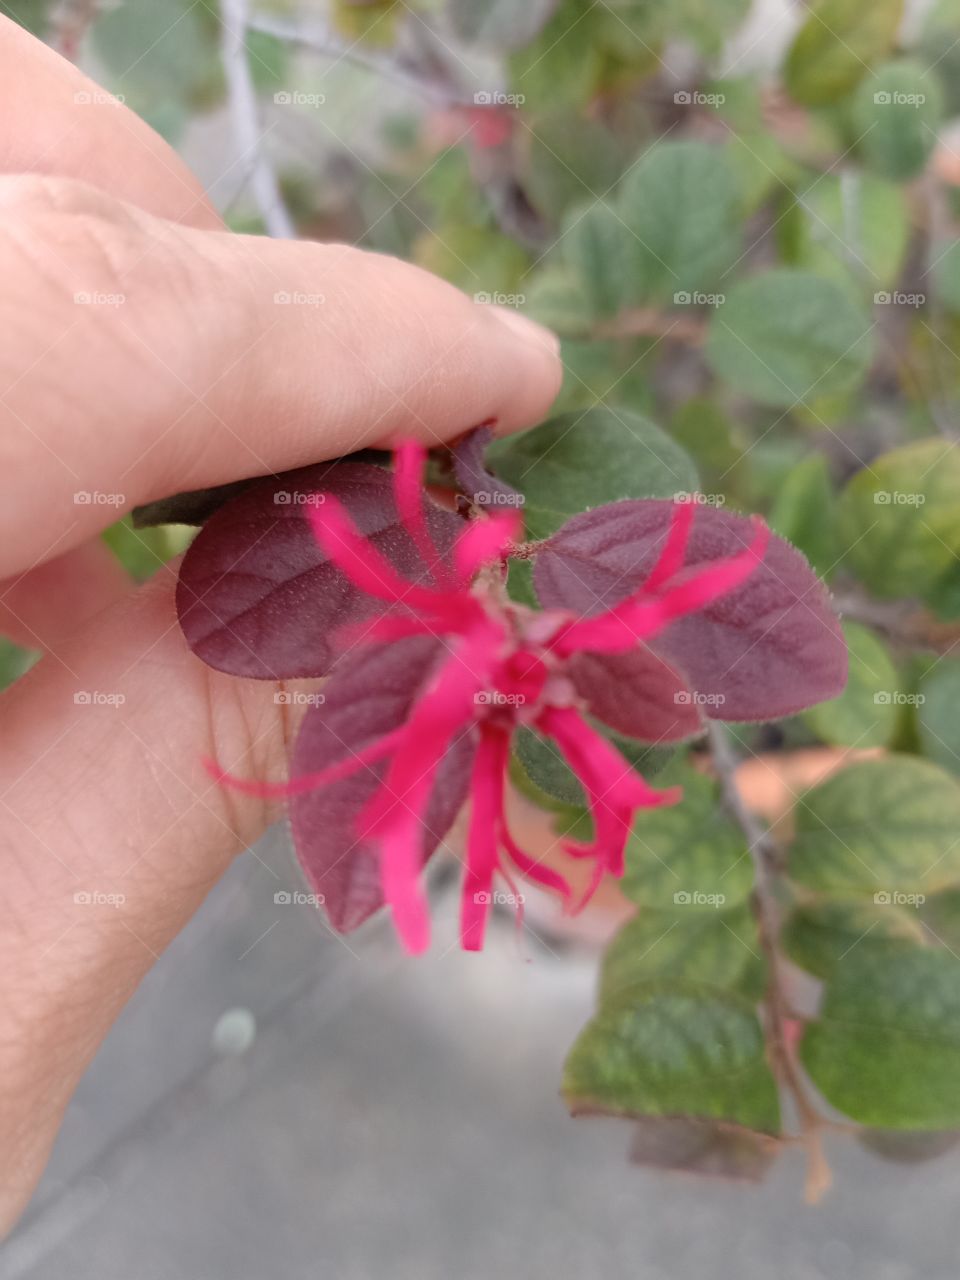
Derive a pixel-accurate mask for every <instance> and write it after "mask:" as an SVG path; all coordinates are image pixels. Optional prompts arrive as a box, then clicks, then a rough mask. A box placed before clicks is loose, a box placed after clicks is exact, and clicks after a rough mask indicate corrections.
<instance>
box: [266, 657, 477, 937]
mask: <svg viewBox="0 0 960 1280" xmlns="http://www.w3.org/2000/svg"><path fill="white" fill-rule="evenodd" d="M446 656H447V650H446V648H445V646H444V645H443V643H442V642H441V641H438V640H434V639H433V637H432V636H415V637H412V638H409V639H405V640H398V641H395V642H393V643H391V644H376V645H364V646H363V647H362V648H357V649H356V650H355V651H354V652H353V653H352V654H350V655H349V656H348V657H345V658H343V659H342V660H341V661H340V662H339V663H338V664H337V667H336V670H335V672H334V674H333V675H332V676H331V678H330V680H329V681H328V682H327V684H326V685H325V686H324V690H323V693H324V698H325V701H324V702H323V703H322V704H320V705H318V706H314V707H311V708H310V710H309V711H308V712H307V714H306V716H305V717H304V720H303V724H302V726H301V728H300V732H299V734H298V736H297V742H296V746H295V747H294V751H293V759H292V761H291V768H290V774H291V777H294V778H295V777H297V776H299V775H301V774H305V773H312V772H315V771H316V770H319V769H324V768H327V767H328V766H330V765H333V764H336V763H337V762H338V761H340V760H342V759H344V758H345V757H347V756H349V755H351V754H353V753H355V752H359V751H361V750H362V749H363V748H364V747H366V746H368V745H369V744H370V743H372V742H374V741H375V740H376V739H377V738H380V737H382V736H383V734H385V733H389V732H390V730H392V729H396V728H397V727H398V726H399V725H401V724H403V722H404V721H405V720H406V719H407V716H408V715H409V713H410V710H411V708H412V706H413V704H414V702H415V701H416V700H417V699H418V698H419V697H420V695H421V693H422V692H423V688H424V685H425V684H426V683H427V682H428V681H429V680H430V678H431V676H432V675H433V672H434V670H435V668H436V666H437V663H438V662H440V661H442V660H443V659H444V658H445V657H446ZM475 745H476V744H475V740H474V735H473V733H472V732H469V733H465V734H464V735H463V736H462V737H461V738H460V739H459V740H458V741H456V742H455V743H454V744H453V746H452V747H451V748H450V750H449V751H448V753H447V756H446V758H445V759H444V761H443V764H442V765H441V766H440V771H439V773H438V775H437V781H436V785H435V787H434V791H433V795H432V797H431V800H430V805H429V807H428V810H427V816H426V820H425V822H424V829H423V841H424V843H423V857H424V861H426V859H427V858H428V857H429V856H430V855H431V854H432V853H433V852H434V850H435V849H436V847H437V845H438V844H439V843H440V841H441V840H442V839H443V837H444V835H446V833H447V831H448V830H449V829H450V827H451V825H452V823H453V820H454V818H455V817H456V816H457V813H458V811H459V809H460V807H461V805H462V804H463V802H464V800H465V799H466V795H467V789H468V785H469V780H470V767H471V764H472V761H473V755H474V750H475ZM387 763H388V762H387V761H381V762H379V763H378V764H374V765H371V766H369V767H364V768H362V769H360V770H359V771H358V772H357V773H355V774H353V775H352V776H351V777H348V778H344V779H343V780H342V781H340V782H336V783H334V784H332V785H331V786H326V787H320V788H317V790H315V791H307V792H304V793H302V794H300V795H297V796H294V797H293V799H292V800H291V801H290V823H291V826H292V829H293V838H294V843H295V846H296V850H297V857H298V858H299V860H300V864H301V866H302V867H303V870H304V872H305V874H306V877H307V880H308V882H309V884H310V886H311V888H312V890H313V891H314V892H315V893H318V894H322V895H323V898H324V905H325V907H326V911H327V915H328V916H329V918H330V923H331V924H332V925H333V927H334V928H335V929H337V930H339V931H340V932H341V933H349V932H350V931H351V930H352V929H356V928H357V927H358V926H359V925H361V924H363V922H364V920H366V919H368V917H369V916H371V915H372V914H373V912H374V911H376V910H377V909H378V908H379V907H380V906H382V905H383V894H382V892H381V888H380V865H379V858H378V853H377V849H376V846H375V845H373V844H371V842H370V841H368V840H364V839H362V838H361V837H359V836H358V833H357V818H358V815H359V813H360V811H361V810H362V808H363V806H364V805H365V804H366V803H367V801H368V800H369V799H370V797H371V796H372V795H373V793H374V792H375V791H376V789H377V787H378V786H379V785H380V782H381V779H382V777H383V774H384V773H385V771H386V768H387Z"/></svg>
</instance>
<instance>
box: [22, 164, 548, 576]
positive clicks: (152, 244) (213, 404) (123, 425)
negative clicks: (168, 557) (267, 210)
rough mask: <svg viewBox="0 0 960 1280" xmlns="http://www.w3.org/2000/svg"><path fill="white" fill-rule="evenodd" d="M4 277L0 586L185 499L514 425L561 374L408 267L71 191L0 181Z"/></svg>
mask: <svg viewBox="0 0 960 1280" xmlns="http://www.w3.org/2000/svg"><path fill="white" fill-rule="evenodd" d="M0 274H2V275H3V276H4V277H5V279H6V281H7V284H8V287H7V289H6V291H5V294H4V297H3V299H0V317H2V320H3V321H5V322H6V323H4V325H3V327H4V332H5V333H6V334H8V335H9V338H8V340H7V341H6V342H5V343H4V345H3V348H2V352H0V464H2V467H3V475H4V479H5V481H6V484H7V487H8V494H9V496H8V499H7V505H6V508H5V511H4V515H5V516H6V517H7V524H6V527H5V530H4V538H3V539H2V540H0V575H9V574H11V573H15V572H17V571H18V570H21V569H22V568H23V567H25V566H26V565H29V564H31V563H33V562H34V561H35V560H37V559H38V558H41V559H42V558H45V557H46V556H47V555H48V554H50V551H49V548H51V547H55V548H56V549H57V551H62V550H63V548H64V545H66V546H74V545H77V544H79V543H80V542H82V541H84V540H86V539H87V538H88V537H89V536H90V535H91V534H92V533H93V532H95V531H96V530H97V529H98V528H100V527H102V526H103V525H104V524H105V523H107V522H108V520H109V519H110V518H113V516H114V514H115V513H116V512H122V511H124V510H126V509H129V508H130V507H132V506H134V505H136V504H137V503H141V502H144V501H147V500H149V499H153V498H158V497H162V496H164V495H165V494H169V493H173V492H176V491H178V490H182V489H193V488H201V487H203V486H206V485H213V484H219V483H222V482H224V481H228V480H234V479H239V478H241V477H245V476H254V475H262V474H265V473H269V472H273V471H277V470H282V469H285V468H289V467H294V466H299V465H302V464H306V463H310V462H316V461H318V460H320V459H322V458H325V457H333V456H337V455H339V454H344V453H349V452H351V451H353V450H355V449H359V448H362V447H365V446H368V445H373V444H377V443H384V442H387V441H390V440H391V439H393V438H395V437H396V435H397V434H398V433H403V434H405V435H410V436H414V437H417V438H419V439H421V440H424V441H426V442H428V443H430V444H435V443H437V442H438V441H441V440H445V439H449V438H451V437H453V436H455V435H457V434H459V433H460V432H462V431H464V430H466V429H467V428H468V427H470V426H472V425H474V424H475V423H477V422H479V421H482V420H484V419H488V418H495V419H496V420H497V422H498V424H499V428H500V429H501V430H514V429H517V428H520V427H523V426H527V425H529V424H531V423H533V422H537V421H539V420H540V418H542V417H543V415H544V414H545V413H546V411H547V409H548V407H549V405H550V403H551V401H552V400H553V398H554V396H555V394H556V392H557V389H558V387H559V382H560V377H561V368H560V362H559V358H558V355H557V346H556V342H555V340H554V339H553V338H552V336H551V335H548V334H547V333H546V331H545V330H542V329H540V327H539V326H536V325H533V324H531V323H530V322H529V321H526V320H524V319H522V318H521V317H518V316H515V315H514V314H512V313H504V312H502V311H500V310H499V309H497V308H492V307H488V306H480V305H475V304H474V303H473V302H471V301H470V300H469V299H468V298H467V297H466V296H465V295H464V294H462V293H461V292H460V291H459V290H457V289H454V288H453V287H452V286H450V285H448V284H446V283H444V282H443V281H441V280H438V279H437V278H436V277H434V276H432V275H430V274H428V273H427V272H424V271H421V270H420V269H418V268H416V267H413V266H410V265H409V264H407V263H403V262H400V261H398V260H397V259H394V258H389V257H385V256H382V255H378V254H371V253H366V252H363V251H361V250H358V249H353V248H349V247H347V246H345V245H323V244H317V243H305V242H294V241H276V240H267V239H264V238H261V237H251V236H236V235H229V234H227V233H217V232H199V231H196V230H193V229H191V228H187V227H181V226H175V225H173V224H171V223H168V222H164V221H161V220H158V219H154V218H152V217H150V216H149V215H146V214H144V213H142V212H140V211H138V210H134V209H132V208H131V207H130V206H128V205H119V206H114V205H112V204H110V202H108V201H106V200H105V199H104V198H103V197H102V196H101V195H100V194H99V193H97V192H96V191H94V190H93V189H91V188H88V187H86V186H84V185H82V184H77V183H69V182H67V183H64V182H61V181H54V180H49V179H48V180H43V181H40V180H36V179H28V180H25V181H24V182H17V181H16V180H13V179H6V180H2V179H0ZM76 297H79V298H80V299H81V302H80V303H77V302H75V298H76ZM23 299H27V300H29V307H27V308H24V306H23V302H22V300H23ZM84 299H86V301H83V300H84ZM77 495H79V497H77ZM75 499H76V500H75ZM111 504H114V505H111Z"/></svg>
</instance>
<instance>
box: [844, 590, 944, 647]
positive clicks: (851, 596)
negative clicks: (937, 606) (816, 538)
mask: <svg viewBox="0 0 960 1280" xmlns="http://www.w3.org/2000/svg"><path fill="white" fill-rule="evenodd" d="M833 603H834V605H835V607H836V609H837V611H838V613H839V614H840V615H841V617H843V618H849V619H851V620H852V621H854V622H859V623H862V624H863V625H864V626H867V627H872V628H873V629H874V630H875V631H879V632H880V633H881V634H882V635H883V636H884V637H885V638H886V639H887V640H888V641H889V642H890V643H891V644H893V645H895V646H899V647H900V648H902V649H919V650H921V651H929V650H931V649H932V650H933V651H934V652H935V653H941V654H943V653H950V652H952V651H953V650H954V649H956V648H957V646H958V645H960V624H958V623H957V622H956V621H954V620H946V621H942V620H941V619H939V618H937V617H935V616H934V615H933V614H932V613H931V612H930V611H929V610H928V609H926V608H925V607H924V606H923V605H922V604H920V603H919V602H918V601H916V600H873V599H871V598H870V597H869V596H867V595H864V594H863V593H862V592H858V591H855V590H852V591H841V592H837V593H835V594H834V598H833Z"/></svg>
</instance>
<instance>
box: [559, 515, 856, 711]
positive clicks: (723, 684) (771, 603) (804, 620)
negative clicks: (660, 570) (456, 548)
mask: <svg viewBox="0 0 960 1280" xmlns="http://www.w3.org/2000/svg"><path fill="white" fill-rule="evenodd" d="M672 506H673V504H672V503H671V502H668V501H662V500H657V499H642V500H627V501H624V502H614V503H611V504H610V505H608V506H603V507H597V508H596V509H595V510H593V511H586V512H584V513H583V514H582V515H578V516H574V517H573V519H571V520H568V521H567V523H566V524H565V525H564V526H563V527H562V528H561V529H559V530H558V531H557V532H556V533H555V534H554V535H553V536H552V537H551V538H550V540H549V542H548V543H547V545H546V546H545V547H544V549H543V550H542V551H541V553H540V555H539V556H538V558H537V561H536V565H535V568H534V585H535V587H536V591H537V595H538V597H539V599H540V601H541V603H542V604H543V605H544V606H545V607H547V608H566V609H573V610H574V611H575V612H577V613H579V614H586V615H589V614H594V613H598V612H600V611H601V610H603V609H607V608H610V607H611V606H612V605H614V604H616V603H618V602H619V601H620V600H622V599H623V598H624V597H625V596H628V595H630V594H631V593H632V592H634V591H636V590H637V589H638V588H639V587H640V586H641V585H642V583H643V581H644V579H645V577H646V576H647V574H648V573H649V572H650V570H651V568H652V566H653V564H654V561H655V560H656V558H657V554H658V552H659V550H660V547H661V545H662V543H663V539H664V536H665V534H666V530H667V527H668V525H669V522H670V512H671V508H672ZM751 536H752V526H751V524H750V522H749V521H748V520H747V519H746V518H745V517H744V516H738V515H734V514H733V513H732V512H726V511H718V510H716V509H715V508H713V507H707V506H700V507H698V508H697V511H696V515H695V518H694V525H693V531H692V534H691V537H690V543H689V546H688V550H687V557H686V566H687V567H692V566H696V565H701V564H706V563H709V562H710V561H712V560H717V559H720V558H722V557H724V556H729V555H732V554H734V553H735V552H737V551H740V550H742V549H743V547H745V546H747V545H748V544H749V542H750V540H751ZM650 647H651V648H652V649H653V650H655V652H657V653H658V654H660V655H661V656H662V657H663V658H665V659H666V660H667V661H668V662H669V663H671V664H673V665H675V666H676V668H677V669H678V670H679V671H682V672H685V673H686V675H687V676H688V677H689V679H690V681H691V684H692V686H693V688H694V689H695V690H696V691H697V695H698V699H699V700H700V701H701V702H702V704H703V710H704V711H705V712H706V714H707V715H708V716H711V717H712V718H714V719H721V718H722V719H724V720H770V719H774V718H777V717H779V716H787V715H792V714H793V713H794V712H796V711H800V710H802V709H803V708H804V707H809V706H811V705H813V704H814V703H816V702H821V701H823V699H825V698H832V697H835V696H836V695H837V694H838V693H840V692H841V691H842V689H843V687H844V684H845V683H846V673H847V653H846V646H845V644H844V641H843V636H842V633H841V630H840V624H839V622H838V620H837V617H836V615H835V613H834V611H833V609H832V607H831V604H830V599H829V596H828V594H827V591H826V588H825V587H824V586H823V584H822V583H821V582H820V581H819V579H818V578H817V577H816V576H815V574H814V573H813V571H812V569H811V568H810V566H809V565H808V564H807V562H806V560H804V558H803V556H802V555H801V554H800V552H799V551H797V550H796V549H795V548H794V547H791V546H790V544H789V543H787V542H784V541H783V539H782V538H778V537H776V536H771V538H770V542H769V544H768V547H767V552H766V555H765V557H764V559H763V562H762V563H761V565H760V566H759V567H758V568H757V569H756V570H755V571H754V573H753V574H752V575H751V577H750V578H749V579H748V581H747V582H746V583H744V585H743V586H742V587H739V588H737V590H735V591H732V592H730V594H729V595H727V596H724V597H723V598H722V599H720V600H718V601H717V602H716V603H714V604H712V605H710V606H709V607H708V608H707V609H704V610H703V611H702V612H700V613H696V614H692V615H691V616H690V617H687V618H682V619H680V621H678V622H675V623H674V624H673V625H672V626H671V627H669V628H668V629H667V630H666V631H664V632H663V633H662V634H661V635H659V636H657V637H656V638H655V639H653V640H652V641H651V642H650Z"/></svg>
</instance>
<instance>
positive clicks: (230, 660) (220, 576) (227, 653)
mask: <svg viewBox="0 0 960 1280" xmlns="http://www.w3.org/2000/svg"><path fill="white" fill-rule="evenodd" d="M318 494H319V495H333V496H335V497H336V498H337V499H338V500H339V501H340V502H342V503H343V505H344V506H345V507H346V508H347V510H348V511H349V513H350V515H351V516H352V517H353V520H354V522H355V523H356V525H357V527H358V528H359V529H360V531H361V532H362V533H364V534H366V535H367V536H368V537H369V539H370V541H371V542H372V543H373V544H374V546H376V547H378V548H379V550H380V551H382V552H383V554H384V555H385V556H386V557H387V559H388V560H390V561H391V562H392V564H393V565H394V566H395V567H396V568H397V569H398V570H399V571H400V573H401V574H402V575H403V576H404V577H406V578H409V579H410V580H411V581H420V582H424V583H426V584H428V585H429V583H430V581H431V579H430V574H429V571H428V570H427V568H426V566H425V565H424V563H423V559H422V557H421V555H420V553H419V551H418V550H417V547H416V545H415V543H414V542H413V539H412V538H411V537H410V536H409V534H408V533H407V532H406V531H405V530H404V529H403V528H402V527H401V525H400V523H399V521H398V518H397V510H396V505H395V503H394V500H393V491H392V486H391V477H390V473H389V472H388V471H385V470H383V469H382V468H381V467H375V466H370V465H369V464H367V463H362V462H341V463H320V464H319V465H318V466H313V467H304V468H302V469H301V470H299V471H291V472H288V473H287V474H286V475H283V476H280V477H279V478H278V477H272V478H270V479H267V480H262V481H258V482H257V483H255V484H254V485H252V486H251V487H250V488H248V489H246V490H245V491H244V492H243V493H242V494H241V495H240V496H239V497H237V498H234V499H233V500H232V501H231V502H229V503H227V505H226V506H224V507H222V508H221V509H220V510H219V511H217V512H216V513H215V514H214V515H213V516H211V518H210V520H209V521H208V522H207V524H206V525H205V526H204V528H203V529H202V530H201V531H200V533H199V534H198V535H197V538H196V540H195V541H194V543H193V544H192V546H191V547H190V549H189V550H188V551H187V554H186V556H185V557H184V561H183V565H182V567H181V569H180V581H179V582H178V584H177V612H178V614H179V616H180V625H181V627H182V628H183V633H184V635H185V636H186V638H187V643H188V644H189V645H190V648H191V649H192V650H193V651H194V653H196V654H197V655H198V656H199V657H201V658H202V659H203V660H204V662H206V663H207V664H208V665H209V666H211V667H216V668H217V669H218V670H219V671H226V672H228V673H229V674H230V675H235V676H251V677H253V678H255V679H259V680H292V679H295V678H297V677H300V676H321V675H325V674H326V673H327V672H328V671H329V670H330V667H331V665H332V663H333V661H334V658H335V657H336V652H337V648H336V641H335V637H336V633H337V631H338V630H339V629H340V628H342V627H343V626H345V625H346V624H350V623H355V622H360V621H362V620H364V619H366V618H371V617H375V616H377V615H378V614H381V613H383V612H385V610H386V606H384V605H383V604H382V603H381V602H379V601H377V600H374V599H373V598H372V597H371V596H368V595H366V594H365V593H364V592H361V591H358V590H357V589H356V588H355V587H354V586H353V585H352V584H351V583H350V582H349V581H348V580H347V578H346V577H345V576H344V575H343V573H341V571H340V570H339V569H338V568H336V567H335V566H334V565H332V564H331V563H330V561H329V560H328V559H327V557H326V556H325V555H324V553H323V552H322V551H321V550H320V547H319V546H318V545H317V542H316V539H315V538H314V536H313V532H312V531H311V529H310V525H309V523H308V521H307V518H306V513H307V511H308V510H309V500H311V499H315V497H316V495H318ZM425 501H426V500H425ZM427 517H428V521H429V526H430V531H431V533H432V535H433V538H434V541H435V542H436V544H437V546H438V547H439V548H440V550H441V551H442V552H444V553H446V552H447V551H448V550H449V548H450V546H451V544H452V542H453V539H454V537H455V536H456V534H457V532H458V531H459V529H461V528H462V522H461V520H460V519H459V518H458V517H457V516H455V515H453V514H452V513H451V512H449V511H442V510H441V509H440V508H439V507H437V506H436V505H434V504H433V503H428V505H427Z"/></svg>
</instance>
